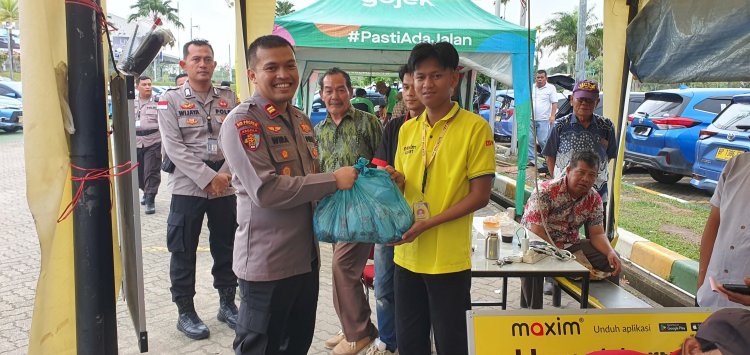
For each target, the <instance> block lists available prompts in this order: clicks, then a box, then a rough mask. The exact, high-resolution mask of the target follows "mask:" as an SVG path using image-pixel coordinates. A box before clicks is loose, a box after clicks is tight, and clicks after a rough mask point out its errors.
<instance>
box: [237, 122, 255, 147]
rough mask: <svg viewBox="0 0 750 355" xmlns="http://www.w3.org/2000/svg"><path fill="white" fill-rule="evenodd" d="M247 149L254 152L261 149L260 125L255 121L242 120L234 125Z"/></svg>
mask: <svg viewBox="0 0 750 355" xmlns="http://www.w3.org/2000/svg"><path fill="white" fill-rule="evenodd" d="M234 126H235V127H236V128H237V131H238V132H239V135H240V141H241V142H242V144H243V145H244V146H245V149H247V150H249V151H251V152H254V151H256V150H258V148H259V147H260V137H261V134H260V127H261V126H260V123H258V121H256V120H253V119H241V120H238V121H237V122H235V123H234Z"/></svg>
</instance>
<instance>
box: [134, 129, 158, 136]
mask: <svg viewBox="0 0 750 355" xmlns="http://www.w3.org/2000/svg"><path fill="white" fill-rule="evenodd" d="M157 132H159V130H158V129H146V130H143V131H135V135H136V136H148V135H151V134H154V133H157Z"/></svg>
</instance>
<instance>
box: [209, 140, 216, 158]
mask: <svg viewBox="0 0 750 355" xmlns="http://www.w3.org/2000/svg"><path fill="white" fill-rule="evenodd" d="M218 153H219V141H218V140H216V139H214V138H209V139H208V154H211V155H216V154H218Z"/></svg>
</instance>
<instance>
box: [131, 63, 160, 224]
mask: <svg viewBox="0 0 750 355" xmlns="http://www.w3.org/2000/svg"><path fill="white" fill-rule="evenodd" d="M136 87H137V88H138V97H136V98H135V102H134V104H135V141H136V148H137V155H138V187H139V188H140V189H141V190H142V191H143V198H142V199H141V204H142V205H146V214H154V213H155V212H156V206H155V205H154V198H156V193H157V192H159V184H161V171H160V167H161V136H160V135H159V114H158V112H157V110H156V102H155V101H154V100H153V97H152V91H151V78H149V77H148V76H145V75H144V76H141V77H139V78H138V80H137V83H136Z"/></svg>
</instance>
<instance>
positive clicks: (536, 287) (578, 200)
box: [521, 150, 621, 309]
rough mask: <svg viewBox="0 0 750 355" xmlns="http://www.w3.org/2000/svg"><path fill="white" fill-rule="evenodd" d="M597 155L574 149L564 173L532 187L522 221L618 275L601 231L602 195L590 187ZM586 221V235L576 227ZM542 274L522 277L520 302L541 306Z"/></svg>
mask: <svg viewBox="0 0 750 355" xmlns="http://www.w3.org/2000/svg"><path fill="white" fill-rule="evenodd" d="M598 167H599V156H598V155H597V154H596V153H594V152H593V151H590V150H582V151H576V152H573V155H572V156H571V158H570V163H569V165H568V167H567V168H565V175H562V176H560V177H558V178H557V179H554V180H547V181H545V182H543V183H541V184H540V185H539V188H538V189H536V190H534V192H533V193H532V194H531V197H529V201H528V203H527V204H526V209H525V210H524V214H523V218H522V219H521V224H523V226H524V227H526V228H528V229H529V230H530V231H531V232H533V233H534V234H536V235H538V236H539V237H541V238H543V239H545V240H547V241H548V242H550V241H551V242H554V243H555V245H557V247H558V248H562V249H566V250H568V251H570V252H571V253H575V252H576V251H579V250H580V251H582V252H583V254H584V255H585V256H586V258H587V259H588V260H589V262H591V265H592V266H593V267H594V269H597V270H601V271H605V272H612V275H613V276H616V275H619V273H620V268H621V263H620V258H619V257H618V256H617V253H615V251H614V249H612V246H610V244H609V240H608V239H607V236H606V234H605V233H604V224H603V221H604V212H603V209H602V199H601V197H600V196H599V194H598V193H597V192H596V190H594V189H593V186H594V181H596V178H597V175H598ZM584 224H588V225H589V233H590V234H589V237H588V239H583V240H581V239H579V235H578V231H579V229H580V228H581V226H583V225H584ZM541 281H542V278H522V279H521V306H522V307H526V306H531V308H535V309H538V308H542V297H541V292H540V291H541V289H540V286H541V283H542V282H541Z"/></svg>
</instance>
